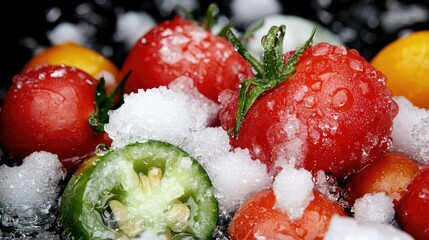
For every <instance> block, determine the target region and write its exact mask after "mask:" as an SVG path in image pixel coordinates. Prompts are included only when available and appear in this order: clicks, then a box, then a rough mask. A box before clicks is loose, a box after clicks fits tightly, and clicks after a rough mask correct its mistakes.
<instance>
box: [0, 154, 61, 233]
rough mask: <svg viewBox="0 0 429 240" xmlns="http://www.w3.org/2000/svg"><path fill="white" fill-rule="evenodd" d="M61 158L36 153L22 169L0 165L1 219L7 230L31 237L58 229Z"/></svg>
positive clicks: (25, 160)
mask: <svg viewBox="0 0 429 240" xmlns="http://www.w3.org/2000/svg"><path fill="white" fill-rule="evenodd" d="M61 166H62V165H61V162H60V161H59V160H58V156H57V155H55V154H51V153H48V152H44V151H40V152H34V153H32V154H30V155H29V156H27V157H26V158H25V159H24V160H23V162H22V164H21V165H20V166H15V167H8V166H6V165H2V166H0V192H1V195H0V216H1V225H2V228H3V227H7V228H12V229H14V230H13V231H14V232H15V233H16V234H17V235H21V236H28V235H32V234H35V233H38V232H43V231H45V230H48V229H50V228H53V227H54V226H55V221H56V212H55V211H56V209H57V207H58V202H57V201H58V197H59V192H60V184H59V183H60V181H61V180H63V179H64V177H65V172H64V171H63V170H62V168H61Z"/></svg>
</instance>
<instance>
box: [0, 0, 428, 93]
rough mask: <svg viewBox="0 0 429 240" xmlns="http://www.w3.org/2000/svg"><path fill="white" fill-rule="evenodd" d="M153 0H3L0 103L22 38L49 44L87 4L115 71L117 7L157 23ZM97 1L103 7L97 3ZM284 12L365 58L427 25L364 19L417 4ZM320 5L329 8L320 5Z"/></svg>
mask: <svg viewBox="0 0 429 240" xmlns="http://www.w3.org/2000/svg"><path fill="white" fill-rule="evenodd" d="M155 1H156V0H140V1H137V0H133V1H132V0H130V1H120V0H104V1H100V0H98V1H82V0H79V1H66V0H61V1H59V0H57V1H54V0H49V1H25V2H24V1H12V2H8V5H9V7H5V6H4V5H3V6H2V10H3V11H2V14H1V15H0V16H1V24H2V26H3V27H2V28H1V30H0V31H2V33H1V35H0V36H1V38H2V44H1V46H2V51H1V52H2V58H3V61H2V62H3V64H2V68H1V71H0V72H1V73H0V74H1V81H0V99H1V97H2V94H3V93H4V91H5V89H7V88H8V86H9V84H10V81H11V78H12V76H13V75H14V74H17V73H18V72H19V71H20V69H21V68H22V67H23V65H24V64H25V62H26V61H28V60H29V58H30V57H31V54H32V50H31V49H29V48H28V47H26V46H25V45H24V44H23V39H25V38H33V39H35V40H37V42H38V44H41V45H45V46H48V45H49V44H50V43H49V40H48V39H47V38H46V33H47V31H49V30H52V29H53V28H54V27H55V26H56V25H57V24H58V23H60V22H62V21H68V22H72V23H73V22H75V23H76V22H77V21H79V20H82V18H81V16H77V14H76V12H75V9H76V6H78V5H79V4H82V3H90V4H93V6H94V12H96V13H97V14H99V15H100V16H102V17H103V22H102V23H101V24H98V25H96V27H97V30H98V31H97V34H96V36H95V39H93V46H92V47H93V48H94V49H95V50H99V49H98V48H101V47H102V46H103V45H109V46H112V48H113V50H114V51H113V55H112V56H109V58H110V59H111V60H112V61H113V62H114V63H115V64H116V65H117V66H118V67H120V66H121V64H122V61H123V59H124V57H125V55H126V50H125V48H124V46H123V45H122V43H120V42H116V41H115V40H114V39H113V33H114V32H115V24H116V17H117V11H118V7H119V9H121V10H122V11H128V10H133V11H146V12H147V13H149V14H151V15H152V16H153V17H154V18H155V19H156V20H157V21H162V20H165V19H169V18H171V17H172V16H173V15H174V14H175V13H174V12H173V13H171V14H170V15H166V16H162V15H161V13H160V12H159V11H158V9H157V8H156V5H155ZM101 2H103V4H100V3H101ZM214 2H216V3H217V4H218V6H219V8H220V13H221V14H223V15H226V16H229V17H230V16H231V12H230V9H229V6H230V3H231V0H218V1H214ZM281 2H282V5H283V11H282V13H284V14H291V15H298V16H301V17H304V18H307V19H310V20H313V21H315V22H317V23H319V24H321V25H324V26H325V27H327V28H329V29H331V30H332V31H333V32H334V33H338V32H339V31H340V30H341V28H350V29H354V30H356V33H357V36H356V37H355V38H353V39H348V40H347V41H346V42H345V44H346V45H347V47H349V48H355V49H357V50H358V51H359V52H360V53H361V55H362V56H364V57H365V58H366V59H368V60H370V59H371V58H372V57H373V56H374V55H375V53H377V52H378V51H379V50H380V49H381V48H382V47H383V46H385V45H386V44H388V43H389V42H391V41H393V40H394V39H396V38H397V37H398V36H399V35H400V34H401V32H402V33H403V31H404V30H408V31H414V30H420V29H429V23H427V22H425V23H422V22H420V23H413V24H406V23H404V24H403V26H402V27H400V28H398V29H396V30H395V31H393V32H391V31H389V32H387V31H386V30H385V29H383V28H382V26H381V25H380V24H379V25H378V26H369V24H368V21H367V20H368V16H369V15H371V16H376V17H380V16H382V14H383V13H384V12H385V11H386V9H388V8H389V4H392V3H400V4H402V5H403V6H404V7H406V6H409V5H410V4H419V5H420V6H422V7H423V8H425V9H429V1H427V0H421V1H415V0H404V1H399V0H394V1H393V0H384V1H375V0H355V1H352V0H332V1H329V0H327V1H317V0H300V1H293V2H292V1H281ZM321 2H328V3H330V4H328V5H325V6H321V4H320V3H321ZM209 3H211V2H210V1H200V6H199V9H197V10H196V11H195V12H194V14H195V16H202V13H204V12H205V10H206V8H207V6H208V5H209ZM52 7H59V8H60V9H61V11H62V14H61V17H60V18H59V19H58V20H57V21H55V22H48V21H47V20H46V13H47V11H48V10H49V9H51V8H52ZM321 11H324V12H328V13H330V14H331V15H332V16H333V18H332V20H331V21H329V22H322V21H321V19H320V17H319V15H320V12H321Z"/></svg>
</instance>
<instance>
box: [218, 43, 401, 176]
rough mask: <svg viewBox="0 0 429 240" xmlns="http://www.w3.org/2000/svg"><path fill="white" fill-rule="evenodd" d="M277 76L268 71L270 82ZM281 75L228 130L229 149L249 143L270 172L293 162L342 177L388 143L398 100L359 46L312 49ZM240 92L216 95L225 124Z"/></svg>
mask: <svg viewBox="0 0 429 240" xmlns="http://www.w3.org/2000/svg"><path fill="white" fill-rule="evenodd" d="M266 39H269V38H266ZM293 53H294V52H289V53H287V54H286V55H285V60H286V61H287V60H289V59H291V56H292V54H293ZM267 59H268V60H269V61H272V59H270V58H267ZM276 61H279V60H277V59H276ZM281 61H283V59H281ZM265 65H267V64H261V66H265ZM284 68H286V67H285V66H283V68H280V70H279V69H277V70H276V71H275V72H274V74H275V73H276V72H281V71H283V70H284ZM261 72H262V73H257V75H256V77H257V78H258V77H259V78H262V79H265V77H266V76H265V75H264V74H265V73H266V72H268V70H265V71H261ZM269 73H270V74H272V73H273V71H271V72H269ZM267 74H268V73H267ZM282 77H283V76H282V75H281V74H279V76H274V77H272V76H271V78H273V79H274V81H279V79H278V78H282ZM283 80H285V81H282V82H280V83H279V84H278V85H276V86H275V87H274V88H272V89H270V90H268V91H266V92H264V93H263V94H261V96H260V97H259V98H258V99H256V100H255V102H254V103H253V105H252V106H251V107H250V109H249V110H248V112H247V114H246V115H245V116H244V118H243V121H242V124H241V128H240V129H239V131H238V132H237V136H236V137H234V136H233V135H231V144H232V145H233V146H234V147H244V148H249V149H250V151H251V153H252V154H253V156H254V158H258V159H260V160H261V161H263V162H264V163H266V164H267V165H268V167H269V168H271V169H273V168H274V167H275V166H276V165H278V164H280V163H281V162H284V161H294V162H296V164H297V165H298V166H304V167H305V168H306V169H308V170H311V171H313V172H316V171H318V170H323V171H325V172H330V173H333V174H334V175H336V176H337V177H340V178H343V177H346V176H347V175H349V174H351V173H353V172H355V171H358V170H360V169H362V168H363V167H364V166H366V165H367V164H369V163H371V162H373V161H375V160H376V159H377V158H379V157H380V155H381V154H382V153H383V152H384V151H385V150H386V149H387V147H388V146H389V145H390V143H391V130H392V124H393V123H392V119H393V118H394V117H395V116H396V114H397V112H398V107H397V104H396V103H395V102H394V101H393V100H392V93H391V91H390V90H389V89H387V88H386V86H385V82H386V78H385V76H384V75H383V74H382V73H381V72H379V71H377V70H376V69H375V68H374V67H372V66H371V65H370V64H369V63H368V62H367V61H366V60H365V59H364V58H363V57H362V56H360V55H359V54H358V52H357V51H354V50H350V49H347V48H345V47H344V46H334V45H330V44H328V43H319V44H317V45H314V46H309V47H308V48H307V49H306V50H305V51H304V52H303V54H302V55H301V56H300V57H299V59H298V61H297V63H296V65H295V72H294V73H293V75H292V76H291V77H289V78H288V79H283ZM264 84H265V82H264ZM254 86H255V88H256V86H257V85H254ZM258 87H259V86H258ZM238 91H240V90H236V91H235V92H234V91H225V92H223V93H222V94H221V97H220V99H221V104H222V110H221V113H220V120H221V124H222V126H223V127H224V129H228V130H230V129H233V128H234V123H235V122H236V113H237V106H238V94H239V92H238Z"/></svg>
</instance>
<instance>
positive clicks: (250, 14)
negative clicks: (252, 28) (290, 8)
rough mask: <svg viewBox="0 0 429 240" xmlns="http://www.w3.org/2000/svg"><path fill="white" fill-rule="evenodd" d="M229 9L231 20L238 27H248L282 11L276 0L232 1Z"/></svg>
mask: <svg viewBox="0 0 429 240" xmlns="http://www.w3.org/2000/svg"><path fill="white" fill-rule="evenodd" d="M230 8H231V13H232V19H233V21H234V22H235V23H236V24H238V25H248V24H250V23H252V22H254V21H257V20H259V19H261V18H263V17H265V16H269V15H272V14H278V13H280V12H281V11H282V6H281V4H280V2H279V1H277V0H233V1H232V2H231V6H230Z"/></svg>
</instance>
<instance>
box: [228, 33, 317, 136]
mask: <svg viewBox="0 0 429 240" xmlns="http://www.w3.org/2000/svg"><path fill="white" fill-rule="evenodd" d="M285 32H286V26H285V25H280V26H272V27H271V28H270V30H269V31H268V33H267V35H265V36H264V37H263V38H262V46H263V48H264V52H263V55H262V63H261V62H260V61H259V60H258V59H256V58H255V57H254V56H252V54H250V52H249V51H248V50H247V49H246V48H245V47H244V46H243V44H242V43H241V41H240V40H238V38H237V37H236V36H235V35H234V34H233V33H232V31H231V30H229V31H228V32H227V35H226V36H227V38H228V40H229V41H230V42H231V43H232V44H233V45H234V47H235V48H236V49H237V51H238V52H239V53H240V54H241V55H242V56H243V58H245V59H246V60H247V61H248V63H249V64H250V65H251V66H252V67H253V69H254V70H255V72H256V74H255V76H254V77H253V78H250V79H248V80H246V81H244V82H243V83H242V84H241V86H240V95H239V99H238V107H237V113H236V118H235V123H234V127H233V129H231V130H229V131H228V133H229V134H231V133H232V132H233V137H234V138H238V131H239V130H240V127H241V125H242V123H243V120H244V117H245V116H246V114H247V112H248V111H249V109H250V107H251V106H252V105H253V104H254V103H255V101H256V100H257V99H258V98H259V97H260V96H261V95H262V94H263V93H265V92H266V91H268V90H271V89H273V88H275V87H276V86H277V85H279V84H280V83H283V82H285V81H286V80H287V79H288V78H289V77H290V76H292V75H293V74H294V73H295V70H296V63H297V62H298V60H299V57H300V56H301V55H302V54H303V53H304V51H305V50H306V49H307V48H308V47H309V46H310V44H311V42H312V40H313V37H314V34H315V33H316V26H315V27H314V28H313V31H312V33H311V35H310V37H309V38H308V39H307V41H306V42H305V43H304V44H303V45H302V46H301V47H300V48H299V49H298V50H296V51H295V53H294V54H293V56H292V57H291V58H290V59H289V60H288V61H287V63H286V64H284V53H283V38H284V35H285Z"/></svg>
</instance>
